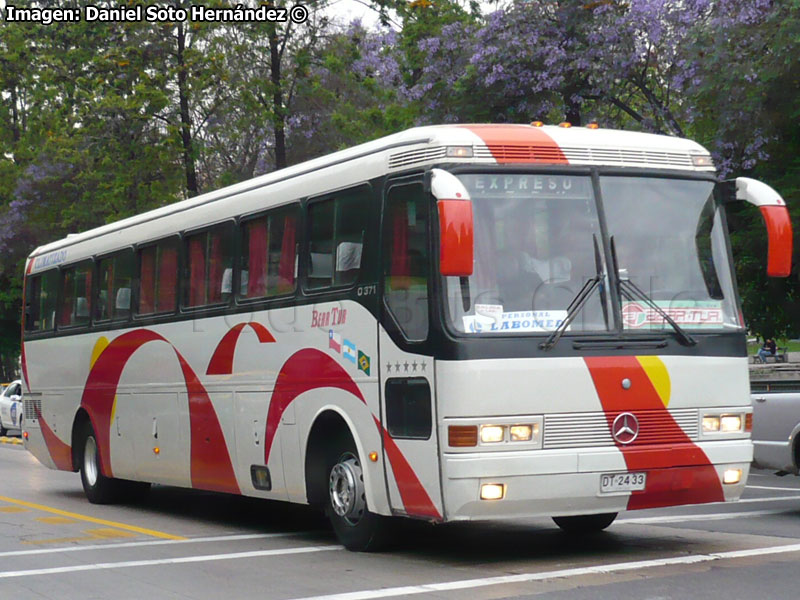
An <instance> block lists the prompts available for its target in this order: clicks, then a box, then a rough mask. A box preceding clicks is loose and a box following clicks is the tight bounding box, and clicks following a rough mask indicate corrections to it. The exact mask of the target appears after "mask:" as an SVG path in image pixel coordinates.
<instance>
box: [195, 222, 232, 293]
mask: <svg viewBox="0 0 800 600" xmlns="http://www.w3.org/2000/svg"><path fill="white" fill-rule="evenodd" d="M231 237H232V236H231V228H230V225H229V224H225V225H222V226H219V227H214V228H213V229H209V230H207V231H203V232H202V233H196V234H192V235H187V236H186V257H187V258H186V279H185V280H186V281H187V282H188V284H187V285H188V287H187V290H186V306H190V307H194V306H206V305H209V304H220V303H222V302H226V301H227V300H228V298H230V293H231V291H232V288H231V280H232V273H233V252H232V246H233V244H232V239H231ZM226 271H227V273H228V275H227V277H226Z"/></svg>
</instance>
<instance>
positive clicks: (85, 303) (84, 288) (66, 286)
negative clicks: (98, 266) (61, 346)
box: [58, 263, 92, 327]
mask: <svg viewBox="0 0 800 600" xmlns="http://www.w3.org/2000/svg"><path fill="white" fill-rule="evenodd" d="M91 299H92V264H91V263H86V264H83V265H79V266H77V267H71V268H68V269H64V271H63V272H62V278H61V304H60V306H59V308H58V326H59V327H73V326H76V325H88V323H89V318H90V316H91V314H92V311H91Z"/></svg>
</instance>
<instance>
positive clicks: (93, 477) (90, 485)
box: [80, 423, 122, 504]
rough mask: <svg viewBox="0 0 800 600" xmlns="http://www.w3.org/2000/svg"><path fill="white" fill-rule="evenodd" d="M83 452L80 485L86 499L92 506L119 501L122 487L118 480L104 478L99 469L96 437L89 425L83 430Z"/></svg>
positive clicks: (98, 451) (98, 450)
mask: <svg viewBox="0 0 800 600" xmlns="http://www.w3.org/2000/svg"><path fill="white" fill-rule="evenodd" d="M80 439H81V440H83V446H82V448H83V452H82V453H81V462H80V465H81V467H80V468H81V483H82V484H83V492H84V493H85V494H86V498H87V499H88V500H89V502H91V503H92V504H110V503H112V502H115V501H117V500H118V499H119V497H120V495H121V492H122V486H121V481H120V480H119V479H114V478H112V477H106V476H105V475H103V473H102V470H101V468H100V449H99V448H98V445H97V436H95V433H94V429H92V425H91V424H90V423H86V425H85V426H84V428H83V435H82V436H81V437H80Z"/></svg>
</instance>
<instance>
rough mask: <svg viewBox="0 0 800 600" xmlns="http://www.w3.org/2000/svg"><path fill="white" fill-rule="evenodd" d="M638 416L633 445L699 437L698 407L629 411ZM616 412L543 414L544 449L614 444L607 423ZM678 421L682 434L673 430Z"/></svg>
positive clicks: (613, 417)
mask: <svg viewBox="0 0 800 600" xmlns="http://www.w3.org/2000/svg"><path fill="white" fill-rule="evenodd" d="M631 412H633V414H634V415H636V418H637V419H638V420H639V436H638V437H637V438H636V441H635V442H634V443H633V446H641V445H643V444H674V443H679V442H683V441H686V437H688V438H689V439H690V440H693V441H694V440H697V439H698V422H699V421H698V411H697V409H696V408H679V409H675V410H670V411H663V410H640V411H631ZM617 414H618V413H610V414H609V416H606V413H603V412H591V413H563V414H553V415H545V418H544V443H543V447H544V448H545V449H555V448H587V447H592V446H615V445H616V443H615V442H614V438H612V437H611V427H610V423H613V421H614V419H615V418H616V416H617ZM673 422H674V423H677V424H678V426H679V427H680V429H681V430H682V432H683V433H682V434H681V433H678V432H676V431H675V429H674V426H673Z"/></svg>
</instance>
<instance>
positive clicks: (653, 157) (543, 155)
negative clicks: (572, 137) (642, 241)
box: [475, 144, 693, 169]
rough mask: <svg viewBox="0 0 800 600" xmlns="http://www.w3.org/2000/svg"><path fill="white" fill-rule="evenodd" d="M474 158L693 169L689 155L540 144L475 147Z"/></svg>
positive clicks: (502, 160)
mask: <svg viewBox="0 0 800 600" xmlns="http://www.w3.org/2000/svg"><path fill="white" fill-rule="evenodd" d="M475 158H484V159H487V158H488V159H491V158H493V159H495V160H498V161H501V162H540V163H564V162H569V163H570V164H588V165H620V166H637V167H655V168H662V169H663V168H669V167H675V168H679V169H686V168H689V169H691V168H693V163H692V156H691V155H690V154H684V153H680V152H659V151H653V150H623V149H621V148H575V147H563V146H544V145H538V146H537V145H523V144H518V145H511V144H492V145H490V146H475Z"/></svg>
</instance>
